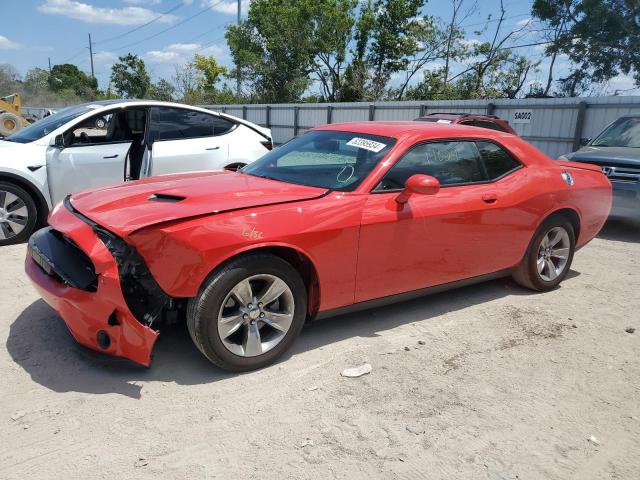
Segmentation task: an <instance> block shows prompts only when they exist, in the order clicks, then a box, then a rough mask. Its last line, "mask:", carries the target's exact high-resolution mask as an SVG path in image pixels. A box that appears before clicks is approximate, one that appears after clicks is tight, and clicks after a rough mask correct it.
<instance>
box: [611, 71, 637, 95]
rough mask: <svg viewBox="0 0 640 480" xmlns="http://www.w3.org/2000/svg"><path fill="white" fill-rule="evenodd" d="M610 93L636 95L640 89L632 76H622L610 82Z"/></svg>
mask: <svg viewBox="0 0 640 480" xmlns="http://www.w3.org/2000/svg"><path fill="white" fill-rule="evenodd" d="M608 83H609V85H608V86H609V88H608V91H609V92H608V93H611V94H613V95H634V94H635V93H634V92H638V90H640V87H638V86H636V82H635V79H634V78H633V76H631V75H625V74H622V73H621V74H620V75H618V76H617V77H613V78H612V79H611V80H609V82H608Z"/></svg>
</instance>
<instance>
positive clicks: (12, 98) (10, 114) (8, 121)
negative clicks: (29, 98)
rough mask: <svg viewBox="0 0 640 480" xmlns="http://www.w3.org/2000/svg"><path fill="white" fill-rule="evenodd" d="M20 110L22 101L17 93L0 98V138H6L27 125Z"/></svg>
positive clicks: (27, 122)
mask: <svg viewBox="0 0 640 480" xmlns="http://www.w3.org/2000/svg"><path fill="white" fill-rule="evenodd" d="M21 109H22V99H21V98H20V95H18V94H17V93H14V94H13V95H9V96H7V97H1V98H0V137H7V136H9V135H11V134H12V133H15V132H17V131H18V130H20V129H21V128H22V127H25V126H27V125H29V121H28V120H27V119H26V118H24V117H23V116H22V112H21Z"/></svg>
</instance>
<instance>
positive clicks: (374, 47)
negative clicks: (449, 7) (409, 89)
mask: <svg viewBox="0 0 640 480" xmlns="http://www.w3.org/2000/svg"><path fill="white" fill-rule="evenodd" d="M422 3H423V2H422V0H377V1H376V2H375V3H374V5H373V9H374V12H376V16H375V23H374V25H373V30H372V32H371V40H372V43H371V46H370V50H369V55H368V58H367V59H368V61H369V64H370V66H371V68H372V70H373V71H372V79H371V94H372V96H373V98H374V99H375V100H378V99H380V98H382V96H383V94H384V92H385V88H386V86H387V84H388V83H389V80H390V79H391V75H392V74H394V73H396V72H399V71H402V70H405V69H406V68H407V67H408V65H409V61H410V58H411V57H413V55H415V54H416V53H417V52H418V51H420V47H419V43H418V39H417V36H416V33H418V32H420V31H421V30H422V29H421V28H420V25H419V24H418V21H417V16H418V12H419V10H420V7H421V6H422Z"/></svg>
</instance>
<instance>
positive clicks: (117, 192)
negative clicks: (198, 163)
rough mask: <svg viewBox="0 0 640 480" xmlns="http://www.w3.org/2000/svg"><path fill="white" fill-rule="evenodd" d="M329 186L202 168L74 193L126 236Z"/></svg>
mask: <svg viewBox="0 0 640 480" xmlns="http://www.w3.org/2000/svg"><path fill="white" fill-rule="evenodd" d="M325 193H326V190H325V189H322V188H315V187H307V186H304V185H295V184H292V183H285V182H279V181H276V180H268V179H266V178H261V177H255V176H251V175H247V174H242V173H236V172H226V171H220V172H196V173H187V174H178V175H166V176H160V177H153V178H149V179H145V180H140V181H137V182H131V183H127V184H123V185H118V186H114V187H110V188H104V189H100V190H92V191H87V192H82V193H79V194H76V195H73V196H72V197H71V205H72V207H73V208H74V209H75V210H76V211H77V212H78V213H80V214H82V215H84V216H85V217H87V218H88V219H89V220H92V221H94V222H95V223H97V224H98V225H101V226H102V227H104V228H106V229H108V230H110V231H111V232H113V233H115V234H116V235H119V236H120V237H126V236H127V235H130V234H131V233H133V232H135V231H136V230H140V229H141V228H145V227H149V226H151V225H156V224H159V223H164V222H170V221H173V220H180V219H187V218H193V217H199V216H202V215H213V214H217V213H222V212H228V211H231V210H238V209H243V208H250V207H259V206H264V205H273V204H279V203H286V202H294V201H299V200H310V199H313V198H318V197H321V196H323V195H324V194H325Z"/></svg>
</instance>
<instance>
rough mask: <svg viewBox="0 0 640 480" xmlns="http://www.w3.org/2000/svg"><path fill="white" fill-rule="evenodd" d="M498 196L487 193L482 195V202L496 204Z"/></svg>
mask: <svg viewBox="0 0 640 480" xmlns="http://www.w3.org/2000/svg"><path fill="white" fill-rule="evenodd" d="M496 200H498V196H497V195H496V194H495V193H485V194H484V195H482V201H483V202H485V203H496Z"/></svg>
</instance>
